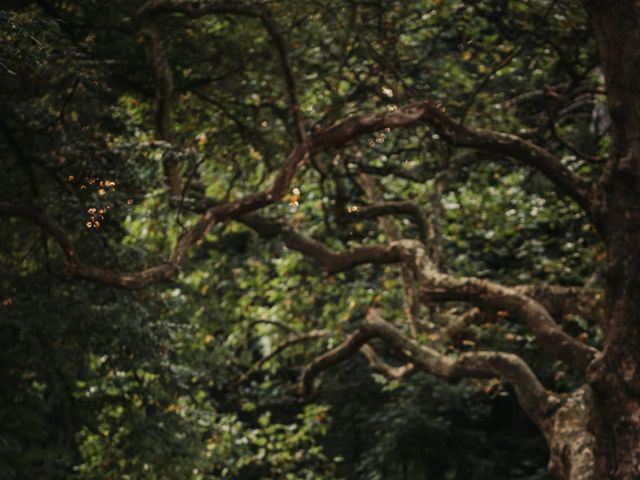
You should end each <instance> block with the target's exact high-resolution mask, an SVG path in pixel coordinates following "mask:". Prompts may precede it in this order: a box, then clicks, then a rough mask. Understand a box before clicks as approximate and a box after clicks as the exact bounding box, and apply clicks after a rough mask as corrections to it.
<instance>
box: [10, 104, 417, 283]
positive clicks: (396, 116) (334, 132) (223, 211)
mask: <svg viewBox="0 0 640 480" xmlns="http://www.w3.org/2000/svg"><path fill="white" fill-rule="evenodd" d="M421 105H422V102H418V103H414V104H409V105H406V106H404V107H401V108H398V109H396V110H395V111H393V112H389V111H385V112H377V113H370V114H365V115H360V116H355V117H351V118H348V119H347V120H344V121H342V122H339V123H337V124H335V125H333V126H331V127H329V128H327V129H325V130H321V131H319V132H317V133H316V134H314V135H313V136H311V137H310V138H309V139H308V140H307V141H306V142H305V143H302V144H299V145H297V146H296V147H295V148H294V149H293V151H292V152H291V154H290V155H289V157H288V158H287V159H286V160H285V162H284V163H283V165H282V167H281V168H280V171H279V172H278V174H277V175H276V177H275V179H274V181H273V183H272V184H271V186H270V187H269V188H267V189H265V190H263V191H260V192H257V193H254V194H251V195H247V196H245V197H242V198H240V199H238V200H233V201H230V202H226V203H222V204H217V205H213V206H211V207H209V208H208V209H207V210H206V211H205V212H204V213H203V214H202V215H201V217H200V220H199V221H198V222H197V223H196V225H195V226H194V227H192V228H191V229H189V230H187V231H186V232H185V233H184V234H183V235H182V236H181V237H180V238H179V239H178V241H177V243H176V245H175V247H174V249H173V252H172V253H171V255H170V257H169V260H168V261H167V262H165V263H163V264H160V265H157V266H154V267H151V268H148V269H144V270H140V271H137V272H120V271H118V270H110V269H104V268H99V267H89V266H86V265H84V264H82V263H81V262H79V261H78V259H77V258H75V250H74V249H73V247H72V244H71V242H70V240H69V239H68V237H67V236H66V235H65V233H64V232H63V231H62V229H61V228H60V227H59V226H57V225H56V224H55V222H54V221H53V220H52V219H51V218H49V217H47V216H46V215H45V214H44V213H42V212H39V211H37V210H35V209H30V208H29V207H24V206H20V205H15V204H12V203H7V202H3V203H2V205H3V207H2V208H0V214H2V215H5V216H14V217H22V218H27V219H30V220H32V221H35V223H37V224H38V225H39V226H40V227H42V228H44V230H45V231H47V232H48V233H50V234H52V235H53V236H54V238H55V240H56V241H57V242H58V244H60V246H61V247H63V251H64V252H65V256H67V257H69V255H68V254H69V252H74V253H73V261H71V262H70V261H69V258H67V266H68V267H69V273H70V274H72V275H75V276H77V277H81V278H86V279H87V280H91V281H95V282H100V283H105V284H109V285H113V286H116V287H121V288H128V289H137V288H142V287H146V286H148V285H150V284H152V283H156V282H159V281H165V280H169V279H171V278H173V277H174V276H175V275H176V274H177V273H178V271H179V269H180V264H181V263H182V261H183V260H184V257H185V256H186V255H187V253H188V252H189V249H190V248H191V247H192V246H193V245H194V244H195V243H196V242H198V241H199V240H200V239H202V238H203V237H204V236H205V235H206V234H207V232H208V231H209V230H210V229H211V228H212V227H213V225H215V224H216V223H219V222H223V221H226V220H230V219H233V218H236V217H238V216H240V215H243V214H245V213H249V212H252V211H254V210H258V209H259V208H262V207H265V206H267V205H270V204H272V203H275V202H277V201H279V200H280V198H282V196H283V195H284V194H285V193H286V191H287V189H288V188H289V185H290V184H291V181H292V179H293V177H294V176H295V174H296V173H297V171H298V169H299V168H300V166H301V165H302V164H304V163H305V162H306V161H307V159H308V158H309V155H311V154H312V153H317V152H321V151H324V150H328V149H331V148H339V147H342V146H344V145H345V144H346V143H348V142H350V141H352V140H355V139H356V138H358V137H360V136H362V135H365V134H367V133H372V132H375V131H376V130H380V129H384V128H394V127H403V126H408V125H411V124H413V123H416V122H417V121H419V120H420V118H421V113H420V112H422V108H421ZM54 232H55V235H54ZM290 239H291V240H290V241H291V243H292V245H296V246H297V247H291V248H301V249H310V250H311V251H315V250H318V246H316V245H313V244H310V243H308V242H305V241H302V240H303V239H300V238H298V237H297V235H296V234H295V232H294V233H292V234H291V236H290ZM320 250H322V249H320ZM382 250H384V248H382V247H372V248H371V249H370V250H369V252H368V253H367V254H366V255H362V252H355V255H353V256H339V257H335V258H333V259H331V258H329V257H327V258H328V260H329V263H328V265H327V268H329V270H331V271H339V270H344V269H346V268H351V267H352V266H355V265H358V264H360V263H365V262H367V261H369V258H370V257H371V255H375V254H378V253H381V251H382ZM348 257H353V258H348ZM394 258H395V257H394ZM382 259H383V260H381V261H383V262H390V261H394V260H391V259H390V257H389V252H387V253H386V254H383V255H382Z"/></svg>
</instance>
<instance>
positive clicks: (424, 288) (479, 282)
mask: <svg viewBox="0 0 640 480" xmlns="http://www.w3.org/2000/svg"><path fill="white" fill-rule="evenodd" d="M258 218H259V217H258ZM263 220H264V219H263ZM248 224H249V223H248ZM252 227H254V228H256V230H257V231H258V232H260V229H259V227H258V226H257V225H255V224H254V225H252ZM267 228H271V230H270V231H269V232H268V233H271V234H277V233H278V231H274V229H275V227H274V226H273V224H270V223H267ZM278 228H280V229H281V230H280V231H281V232H282V235H283V238H284V239H285V243H286V245H287V246H288V247H289V248H292V249H294V250H298V251H300V252H302V253H304V254H305V255H307V256H310V257H312V258H315V259H316V260H318V261H320V262H321V263H322V264H323V265H324V266H325V268H327V269H328V270H329V271H339V270H344V269H347V268H352V267H355V266H357V265H362V264H364V263H378V264H380V263H393V262H397V261H404V262H405V263H406V264H407V265H409V266H410V267H411V268H413V269H415V272H416V278H417V281H418V282H419V286H420V291H421V296H422V298H423V300H425V299H429V298H431V299H433V298H439V299H447V300H456V301H465V302H471V303H473V304H475V305H478V306H481V307H484V308H491V309H495V310H507V311H509V312H510V313H512V314H513V315H514V316H516V317H517V318H519V319H520V320H521V321H523V322H524V323H525V324H526V325H527V326H528V327H529V329H530V330H531V332H532V333H533V334H534V335H535V337H536V340H537V341H538V344H539V345H540V347H541V348H542V349H543V350H544V351H546V352H547V353H548V354H550V355H551V356H552V357H553V358H556V359H558V360H562V361H563V362H565V363H567V364H568V365H571V366H572V367H574V368H575V369H576V370H577V371H578V372H581V373H584V372H585V371H586V368H587V366H588V365H589V363H590V362H591V361H592V360H593V359H594V357H595V355H596V353H597V350H596V349H595V348H593V347H591V346H589V345H586V344H584V343H582V342H581V341H579V340H576V339H575V338H573V337H571V336H570V335H568V334H567V333H565V332H564V331H563V330H562V329H561V328H560V326H559V325H558V324H557V323H556V322H555V321H554V320H553V317H552V316H551V314H550V313H549V312H548V311H547V309H546V308H545V307H544V306H543V305H542V304H541V303H539V302H537V301H536V300H534V299H533V298H531V297H529V296H528V295H526V294H525V293H522V292H520V291H518V290H517V289H515V288H510V287H505V286H503V285H499V284H497V283H494V282H491V281H488V280H483V279H479V278H474V277H456V276H454V275H448V274H444V273H441V272H439V271H438V270H437V268H436V267H435V265H434V264H433V262H431V260H430V259H429V258H428V257H427V254H426V251H425V247H424V245H422V244H421V243H420V242H418V241H415V240H401V241H397V242H391V243H389V244H388V245H372V246H364V247H360V248H354V249H349V250H346V251H343V252H335V251H334V250H332V249H330V248H329V247H327V246H326V245H324V244H323V243H321V242H318V241H316V240H313V239H311V238H309V237H307V236H306V235H304V234H302V233H300V232H299V231H297V230H295V229H293V228H291V227H283V226H280V227H278Z"/></svg>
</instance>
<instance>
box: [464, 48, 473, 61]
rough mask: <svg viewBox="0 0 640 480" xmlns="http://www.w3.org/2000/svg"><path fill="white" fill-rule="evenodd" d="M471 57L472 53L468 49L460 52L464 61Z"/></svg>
mask: <svg viewBox="0 0 640 480" xmlns="http://www.w3.org/2000/svg"><path fill="white" fill-rule="evenodd" d="M471 57H473V53H471V52H470V51H469V50H465V51H464V52H462V59H463V60H464V61H465V62H468V61H469V60H471Z"/></svg>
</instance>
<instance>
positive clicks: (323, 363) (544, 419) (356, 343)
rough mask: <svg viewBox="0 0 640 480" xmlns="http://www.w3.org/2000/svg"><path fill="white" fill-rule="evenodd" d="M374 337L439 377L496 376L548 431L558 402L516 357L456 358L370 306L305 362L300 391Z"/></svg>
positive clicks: (496, 354) (306, 390)
mask: <svg viewBox="0 0 640 480" xmlns="http://www.w3.org/2000/svg"><path fill="white" fill-rule="evenodd" d="M374 337H377V338H380V339H382V340H384V341H385V342H386V343H387V344H388V345H389V346H391V347H393V348H394V349H396V350H398V351H401V352H402V353H403V354H404V355H406V356H407V357H408V358H409V359H410V360H411V363H412V364H413V365H415V368H417V369H420V370H423V371H425V372H427V373H429V374H431V375H433V376H435V377H438V378H441V379H443V380H447V381H450V382H455V381H458V380H460V379H463V378H495V377H498V378H500V379H501V380H502V381H504V382H507V383H509V384H510V385H511V386H512V387H513V388H514V390H515V392H516V395H517V397H518V401H519V402H520V404H521V406H522V408H523V409H524V411H525V412H526V413H527V415H528V416H529V418H531V420H532V421H533V422H534V423H535V424H536V425H537V426H538V427H539V428H540V430H541V431H542V432H544V433H545V434H546V435H549V434H550V433H551V427H552V415H553V412H554V410H555V409H556V408H557V406H558V402H557V401H556V399H555V397H554V396H553V395H552V394H550V392H548V391H547V390H546V389H545V388H544V386H543V385H542V384H541V383H540V380H538V378H537V377H536V375H535V374H534V373H533V371H531V369H530V368H529V366H528V365H527V364H526V363H525V362H524V361H523V360H522V359H521V358H520V357H518V356H517V355H514V354H512V353H503V352H470V353H463V354H462V355H460V356H459V357H457V358H455V357H451V356H447V355H442V354H441V353H439V352H438V351H436V350H434V349H432V348H429V347H426V346H424V345H420V344H419V343H418V342H417V341H415V340H413V339H412V338H410V337H408V336H407V335H405V334H404V333H402V332H401V331H400V330H399V329H398V328H396V327H395V326H394V325H393V324H391V323H389V322H387V321H386V320H384V319H382V318H381V317H380V316H379V315H378V313H377V312H376V311H375V310H373V309H372V310H370V311H369V314H368V315H367V319H366V320H365V322H364V323H363V324H362V326H361V327H360V328H359V329H358V330H356V331H355V332H354V333H352V334H351V335H350V336H349V337H348V338H347V339H346V340H345V341H344V342H343V343H342V344H340V345H339V346H338V347H336V348H334V349H332V350H329V351H328V352H325V353H324V354H322V355H321V356H319V357H317V358H316V359H314V360H313V361H312V362H311V363H310V364H309V365H307V367H306V368H305V369H304V371H303V373H302V375H301V377H300V387H299V388H300V391H301V392H302V393H304V394H309V393H310V392H311V391H312V387H313V380H314V379H315V377H316V376H317V375H318V374H320V372H322V371H323V370H325V369H327V368H329V367H332V366H334V365H336V364H338V363H340V362H341V361H343V360H345V359H346V358H348V357H350V356H351V355H353V354H354V353H355V352H356V351H357V350H358V349H361V348H362V347H363V346H364V344H365V342H366V341H367V340H369V339H371V338H374Z"/></svg>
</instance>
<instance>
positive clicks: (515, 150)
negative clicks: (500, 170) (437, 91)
mask: <svg viewBox="0 0 640 480" xmlns="http://www.w3.org/2000/svg"><path fill="white" fill-rule="evenodd" d="M427 110H428V111H427V112H426V113H425V115H424V121H425V122H426V123H428V124H429V125H431V127H433V128H434V129H435V130H436V131H437V132H438V133H439V134H440V135H442V136H443V137H444V138H445V139H446V140H447V141H449V142H451V143H452V144H454V145H456V146H460V147H470V148H475V149H478V150H483V151H486V152H491V153H497V154H500V155H506V156H508V157H511V158H513V159H515V160H518V161H520V162H522V163H524V164H526V165H529V166H531V167H533V168H535V169H536V170H538V171H539V172H540V173H542V174H543V175H545V176H546V177H547V178H548V179H549V180H551V181H552V182H553V183H554V184H555V185H556V186H557V187H559V188H560V190H561V191H562V192H564V193H565V194H567V195H568V196H569V197H571V198H572V199H573V200H574V201H575V202H576V203H577V204H578V205H580V206H581V207H582V208H584V209H585V210H586V211H587V212H589V213H590V204H589V191H590V187H589V184H588V183H587V182H586V181H585V179H584V178H582V177H581V176H580V175H578V174H576V173H574V172H572V171H571V170H569V169H568V168H566V167H565V166H564V165H562V163H561V162H560V159H559V158H557V157H556V156H554V155H553V154H551V153H550V152H548V151H547V150H545V149H544V148H542V147H540V146H539V145H537V144H535V143H533V142H530V141H527V140H524V139H523V138H520V137H518V136H516V135H512V134H509V133H502V132H493V131H491V130H483V129H475V128H471V127H465V126H463V125H460V124H459V123H458V122H456V121H455V120H454V119H453V118H451V117H450V116H449V115H447V114H446V113H445V109H444V107H443V106H441V105H439V104H438V105H436V104H433V103H431V104H430V105H429V108H428V109H427Z"/></svg>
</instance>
